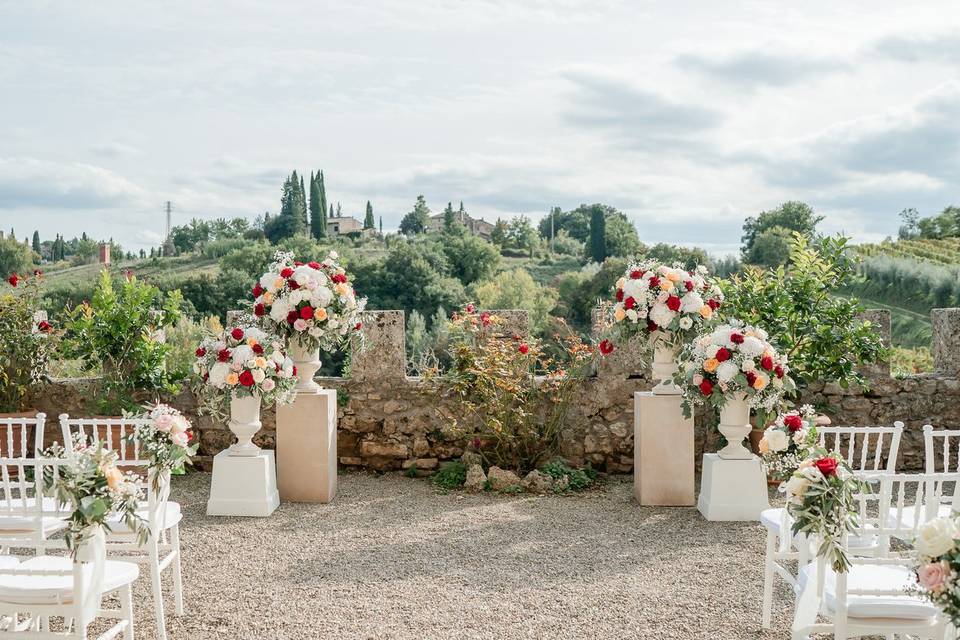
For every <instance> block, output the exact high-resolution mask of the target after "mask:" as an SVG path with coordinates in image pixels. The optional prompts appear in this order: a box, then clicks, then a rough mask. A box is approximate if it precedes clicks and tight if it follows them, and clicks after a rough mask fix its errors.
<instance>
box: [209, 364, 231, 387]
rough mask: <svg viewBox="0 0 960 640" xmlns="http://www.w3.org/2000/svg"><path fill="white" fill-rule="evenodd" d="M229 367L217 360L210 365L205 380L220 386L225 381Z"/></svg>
mask: <svg viewBox="0 0 960 640" xmlns="http://www.w3.org/2000/svg"><path fill="white" fill-rule="evenodd" d="M229 374H230V367H229V366H228V365H227V363H225V362H218V363H216V364H215V365H213V366H212V367H210V377H209V378H208V379H207V381H208V382H209V383H210V384H212V385H213V386H215V387H222V386H223V385H225V384H226V383H227V375H229Z"/></svg>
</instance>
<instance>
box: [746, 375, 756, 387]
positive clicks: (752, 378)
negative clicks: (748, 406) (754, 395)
mask: <svg viewBox="0 0 960 640" xmlns="http://www.w3.org/2000/svg"><path fill="white" fill-rule="evenodd" d="M744 375H746V377H747V384H748V385H750V386H751V387H753V383H754V382H756V381H757V374H755V373H754V372H753V371H747V372H746V374H744Z"/></svg>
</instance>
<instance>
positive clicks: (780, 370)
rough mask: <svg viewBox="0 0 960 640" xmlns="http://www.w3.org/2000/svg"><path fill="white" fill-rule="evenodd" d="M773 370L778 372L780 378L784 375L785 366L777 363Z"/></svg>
mask: <svg viewBox="0 0 960 640" xmlns="http://www.w3.org/2000/svg"><path fill="white" fill-rule="evenodd" d="M773 372H774V373H775V374H777V377H778V378H782V377H783V367H781V366H780V365H777V366H776V367H775V368H774V370H773Z"/></svg>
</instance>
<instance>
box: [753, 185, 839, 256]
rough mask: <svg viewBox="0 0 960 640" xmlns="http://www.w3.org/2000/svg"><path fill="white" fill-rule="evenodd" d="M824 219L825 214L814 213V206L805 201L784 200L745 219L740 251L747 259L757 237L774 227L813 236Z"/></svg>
mask: <svg viewBox="0 0 960 640" xmlns="http://www.w3.org/2000/svg"><path fill="white" fill-rule="evenodd" d="M822 220H823V216H819V215H817V214H816V213H814V211H813V208H812V207H810V205H808V204H806V203H804V202H798V201H795V200H791V201H788V202H784V203H783V204H781V205H780V206H779V207H777V208H776V209H771V210H770V211H761V212H760V214H759V215H757V217H755V218H754V217H750V218H747V219H746V220H744V222H743V237H742V238H740V241H741V243H742V246H741V247H740V251H741V253H742V254H743V256H744V259H745V260H746V256H747V255H748V254H749V253H750V250H751V249H752V248H753V244H754V243H755V242H756V241H757V238H758V237H759V236H760V235H761V234H762V233H763V232H765V231H769V230H770V229H773V228H774V227H782V228H783V229H787V230H788V232H792V231H796V232H797V233H801V234H803V235H805V236H809V237H811V238H812V237H813V236H814V234H815V233H816V230H817V225H818V224H820V222H821V221H822ZM747 261H748V260H747ZM748 262H749V261H748Z"/></svg>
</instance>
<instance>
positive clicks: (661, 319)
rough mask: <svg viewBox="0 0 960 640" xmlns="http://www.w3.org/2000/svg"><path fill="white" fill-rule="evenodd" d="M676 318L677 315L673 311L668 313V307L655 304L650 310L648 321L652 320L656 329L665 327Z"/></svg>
mask: <svg viewBox="0 0 960 640" xmlns="http://www.w3.org/2000/svg"><path fill="white" fill-rule="evenodd" d="M676 317H677V314H676V313H674V312H673V311H670V309H669V307H667V305H665V304H655V305H653V308H651V309H650V319H651V320H653V321H654V322H655V323H656V324H657V326H658V327H666V326H667V325H669V324H670V323H671V322H673V319H674V318H676Z"/></svg>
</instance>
